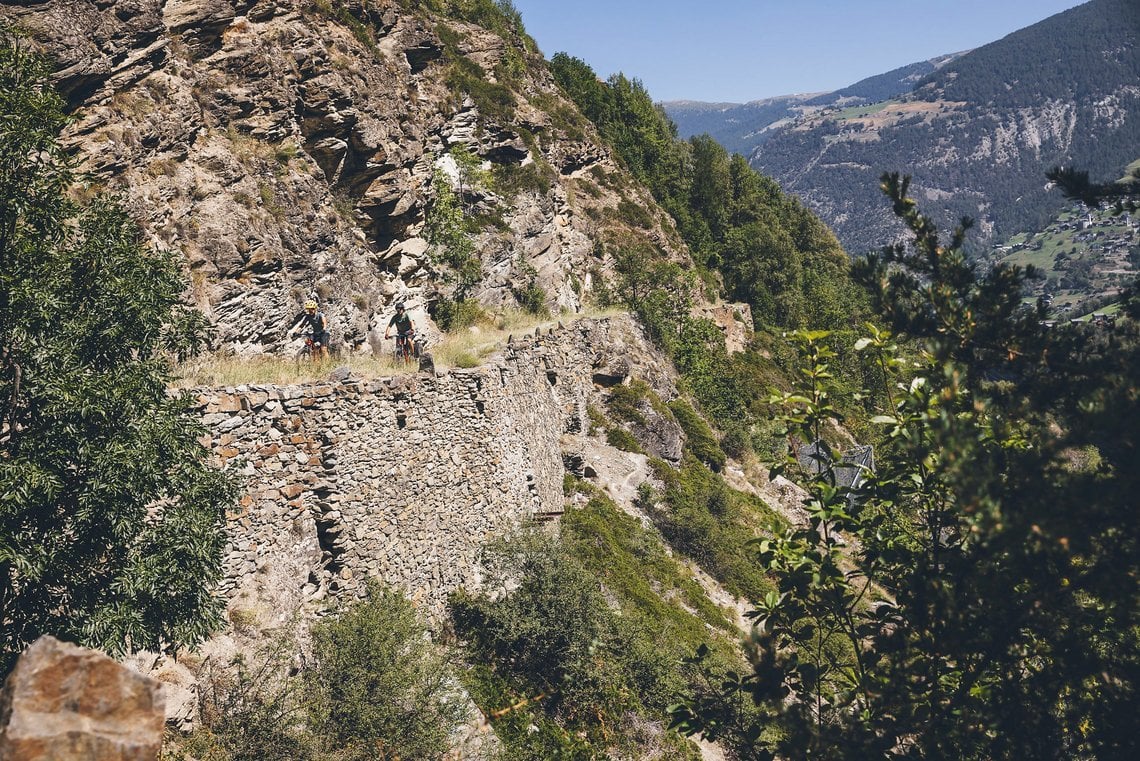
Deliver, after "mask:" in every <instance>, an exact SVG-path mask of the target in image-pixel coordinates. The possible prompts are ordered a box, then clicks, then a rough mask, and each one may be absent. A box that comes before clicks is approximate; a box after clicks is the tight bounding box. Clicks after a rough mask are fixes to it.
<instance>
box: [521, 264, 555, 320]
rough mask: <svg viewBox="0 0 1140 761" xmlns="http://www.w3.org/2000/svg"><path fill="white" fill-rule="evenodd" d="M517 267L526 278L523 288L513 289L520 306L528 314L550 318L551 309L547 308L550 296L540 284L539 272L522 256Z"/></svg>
mask: <svg viewBox="0 0 1140 761" xmlns="http://www.w3.org/2000/svg"><path fill="white" fill-rule="evenodd" d="M517 265H518V269H519V272H520V274H521V275H522V276H523V278H525V279H524V281H523V283H522V286H521V287H515V288H514V289H513V292H514V295H515V299H516V300H517V301H518V303H519V306H520V307H522V309H523V311H525V312H527V313H528V314H533V315H541V316H546V317H549V316H550V309H548V308H547V306H546V301H547V299H548V298H549V296H548V295H547V293H546V291H545V290H544V289H543V288H542V286H540V285H539V284H538V270H536V269H535V268H534V265H533V264H531V263H530V262H528V261H527V260H526V259H525V258H524V257H522V256H519V259H518V262H517Z"/></svg>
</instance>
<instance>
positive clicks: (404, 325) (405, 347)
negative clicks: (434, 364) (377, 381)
mask: <svg viewBox="0 0 1140 761" xmlns="http://www.w3.org/2000/svg"><path fill="white" fill-rule="evenodd" d="M392 328H395V329H396V349H397V350H398V351H402V352H403V354H404V359H405V360H407V359H408V358H409V357H411V356H412V354H413V353H414V349H413V346H414V344H413V343H412V341H413V340H414V339H415V336H416V324H415V323H414V322H412V318H411V317H410V316H409V315H408V313H407V312H406V311H405V310H404V304H403V302H401V303H399V304H396V314H395V315H393V316H392V319H391V320H389V321H388V327H387V328H386V329H385V330H384V340H388V339H389V338H390V337H391V335H390V334H391V332H392Z"/></svg>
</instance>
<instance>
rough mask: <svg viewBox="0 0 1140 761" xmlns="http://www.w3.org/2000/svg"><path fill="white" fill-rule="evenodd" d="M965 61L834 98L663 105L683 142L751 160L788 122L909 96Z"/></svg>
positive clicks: (902, 71) (902, 70)
mask: <svg viewBox="0 0 1140 761" xmlns="http://www.w3.org/2000/svg"><path fill="white" fill-rule="evenodd" d="M960 55H962V53H953V54H951V55H945V56H939V57H938V58H932V59H931V60H929V61H922V62H920V63H912V64H910V65H909V66H901V67H899V68H897V69H894V70H892V71H888V72H887V73H886V74H877V75H875V76H873V77H868V78H866V79H863V80H860V81H859V82H856V83H855V84H853V85H851V86H850V87H845V88H843V89H842V90H836V91H835V92H826V93H809V94H804V95H781V96H777V97H775V98H766V99H764V100H753V101H749V102H748V103H703V102H701V101H695V100H675V101H670V102H667V103H663V104H662V105H663V106H664V107H665V111H666V113H668V114H669V118H671V119H672V120H673V121H674V122H675V123H676V124H677V131H678V133H679V134H680V136H681V137H684V138H689V137H692V136H693V135H704V134H707V135H711V136H712V137H713V138H714V139H716V141H717V142H718V143H720V144H721V145H723V146H724V147H725V148H727V149H728V150H729V151H732V152H733V153H741V154H744V155H745V156H747V155H749V154H750V153H752V151H753V149H755V148H756V146H758V145H760V144H762V143H763V142H764V141H765V140H767V139H768V138H769V137H771V136H772V135H773V134H774V133H775V131H776V130H778V129H779V128H780V127H782V126H784V125H785V124H786V123H787V122H788V120H792V119H796V118H799V117H802V116H804V115H807V114H811V113H814V112H816V111H818V110H819V109H821V108H823V107H825V106H834V105H844V106H855V105H860V104H864V103H873V102H875V101H879V100H885V99H887V98H894V97H897V96H899V95H903V94H906V93H909V92H910V91H911V90H913V89H914V86H915V85H916V84H917V83H918V82H919V81H921V80H922V78H923V77H925V76H926V75H928V74H931V73H932V72H934V71H936V70H937V69H939V68H940V67H942V66H944V65H946V64H947V63H949V62H950V61H952V60H954V59H955V58H957V57H958V56H960Z"/></svg>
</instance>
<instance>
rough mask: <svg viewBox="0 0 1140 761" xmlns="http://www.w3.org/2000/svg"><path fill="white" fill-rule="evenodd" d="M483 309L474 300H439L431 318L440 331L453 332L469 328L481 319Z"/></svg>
mask: <svg viewBox="0 0 1140 761" xmlns="http://www.w3.org/2000/svg"><path fill="white" fill-rule="evenodd" d="M483 315H484V312H483V307H482V306H481V305H480V304H479V302H478V301H476V300H475V299H461V300H459V301H456V300H455V299H447V298H443V299H440V300H439V301H437V302H436V303H435V310H434V312H433V314H432V318H433V319H434V320H435V322H436V324H437V325H439V327H440V328H441V329H442V330H446V331H448V332H455V331H457V330H462V329H464V328H469V327H471V326H472V325H474V324H475V323H477V322H478V321H479V320H480V319H482V318H483Z"/></svg>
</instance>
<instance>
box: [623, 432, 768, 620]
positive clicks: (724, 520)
mask: <svg viewBox="0 0 1140 761" xmlns="http://www.w3.org/2000/svg"><path fill="white" fill-rule="evenodd" d="M654 465H655V467H654V473H655V475H656V477H657V478H658V479H659V480H660V481H661V482H662V483H663V484H664V485H665V488H664V491H663V492H662V493H661V494H652V495H648V499H647V501H646V504H645V505H644V506H643V509H646V510H647V511H648V512H649V514H650V515H651V516H652V517H653V521H654V523H655V524H656V525H657V527H658V528H659V529H660V530H661V533H662V535H663V536H664V537H665V538H666V539H667V540H668V542H669V544H670V546H672V547H673V548H674V549H677V550H680V551H681V552H683V553H684V554H685V555H687V556H688V557H690V558H692V559H693V560H695V561H696V562H697V563H699V564H700V566H701V568H703V569H704V570H705V571H707V572H708V573H710V574H712V576H714V577H715V578H716V579H717V580H718V581H720V582H721V583H722V584H723V585H724V586H725V588H727V589H728V590H729V591H730V592H732V593H733V594H735V595H737V596H739V597H742V598H744V599H749V600H755V599H759V598H760V597H761V596H762V595H763V594H764V593H765V592H766V591H768V590H769V589H771V582H770V581H769V580H768V579H767V578H766V576H765V573H764V571H763V570H762V569H760V568H758V567H757V566H756V563H755V562H754V557H753V555H754V553H753V552H752V550H751V549H750V548H749V543H750V542H751V541H752V540H753V539H754V538H755V537H756V536H757V535H760V534H770V533H772V532H775V531H780V530H782V529H783V526H784V521H783V520H782V519H781V518H779V517H778V516H776V515H775V514H774V513H772V512H771V510H769V508H768V506H767V505H765V504H764V503H763V502H761V501H760V500H759V499H757V498H756V497H753V496H751V495H748V494H744V493H742V492H738V491H735V490H733V489H732V488H730V487H729V486H728V485H727V484H725V482H724V480H723V479H722V478H721V477H720V476H719V475H718V474H716V473H714V472H712V471H711V470H709V468H708V467H707V466H706V465H705V464H704V463H701V462H699V461H697V459H696V458H694V457H693V456H692V455H691V454H686V455H685V458H684V460H683V461H682V462H681V467H680V468H679V469H676V470H674V469H673V468H671V467H669V466H668V465H666V464H665V463H663V462H660V461H656V462H655V463H654Z"/></svg>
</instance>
